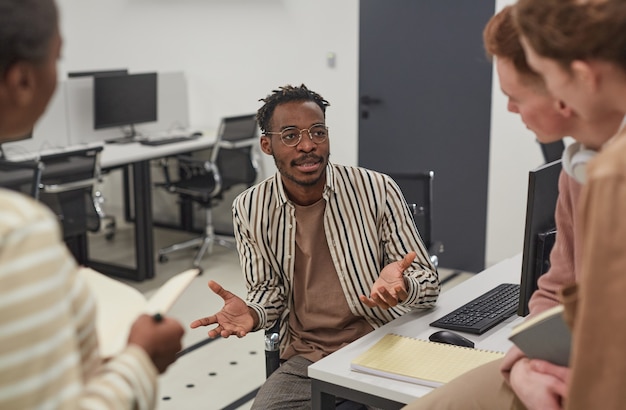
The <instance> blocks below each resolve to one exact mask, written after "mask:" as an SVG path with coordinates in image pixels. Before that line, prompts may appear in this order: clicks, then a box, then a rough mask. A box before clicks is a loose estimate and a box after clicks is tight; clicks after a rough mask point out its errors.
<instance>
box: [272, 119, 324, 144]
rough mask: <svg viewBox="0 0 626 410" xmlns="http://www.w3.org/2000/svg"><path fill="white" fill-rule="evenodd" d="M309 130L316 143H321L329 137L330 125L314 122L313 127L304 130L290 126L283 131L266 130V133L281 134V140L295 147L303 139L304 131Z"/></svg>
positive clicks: (312, 139)
mask: <svg viewBox="0 0 626 410" xmlns="http://www.w3.org/2000/svg"><path fill="white" fill-rule="evenodd" d="M303 131H307V132H308V133H309V138H310V139H311V141H313V142H314V143H316V144H321V143H322V142H324V141H326V139H328V127H327V126H325V125H324V124H313V125H312V126H311V128H305V129H302V130H299V129H297V128H296V127H288V128H285V129H284V130H282V131H281V132H266V133H265V135H280V140H281V141H282V142H283V144H285V145H286V146H288V147H295V146H296V145H298V144H299V143H300V141H301V140H302V132H303Z"/></svg>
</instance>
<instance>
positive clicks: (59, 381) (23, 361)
mask: <svg viewBox="0 0 626 410" xmlns="http://www.w3.org/2000/svg"><path fill="white" fill-rule="evenodd" d="M60 49H61V37H60V34H59V29H58V17H57V9H56V6H55V4H54V1H53V0H0V142H2V141H7V140H14V139H16V138H19V137H20V136H22V135H26V134H28V133H29V132H30V130H32V128H33V125H34V123H35V122H36V121H37V119H38V118H39V117H40V116H41V114H42V113H43V111H44V110H45V108H46V105H47V104H48V102H49V100H50V97H51V96H52V94H53V92H54V90H55V87H56V79H57V73H56V63H57V59H58V58H59V53H60ZM95 309H96V306H95V299H94V297H93V296H92V294H91V293H90V292H89V289H88V288H87V285H86V283H85V282H84V280H82V279H81V276H80V275H78V266H77V265H76V263H75V261H74V259H73V258H72V257H71V255H70V253H69V252H68V250H67V248H66V247H65V244H64V243H63V242H62V240H61V234H60V229H59V226H58V223H57V221H56V218H55V217H54V215H53V214H52V212H51V211H50V210H48V209H47V208H45V207H43V206H42V205H40V204H38V203H37V202H35V201H34V200H33V199H31V198H28V197H26V196H23V195H21V194H19V193H16V192H9V191H6V190H2V189H0V409H7V410H8V409H20V410H21V409H78V408H80V409H116V410H118V409H150V408H153V407H154V406H155V403H156V388H157V375H158V373H161V372H164V371H165V369H166V368H167V367H168V366H169V365H170V364H171V363H172V362H173V361H174V360H175V355H176V352H177V351H179V350H180V347H181V343H180V340H181V337H182V335H183V332H184V331H183V329H182V326H181V325H180V324H179V323H178V322H177V321H175V320H173V319H168V318H164V319H163V320H162V321H160V322H159V323H157V322H155V321H154V320H153V319H152V317H150V316H147V315H143V316H141V317H140V318H139V319H138V320H137V321H136V322H135V323H134V325H133V327H132V329H131V332H130V336H129V339H128V346H127V347H126V349H125V350H124V351H123V352H122V353H120V354H119V355H117V356H115V357H113V358H111V359H110V360H108V361H106V362H104V361H103V359H102V358H101V357H100V355H99V352H98V339H97V336H96V328H95V319H96V312H95Z"/></svg>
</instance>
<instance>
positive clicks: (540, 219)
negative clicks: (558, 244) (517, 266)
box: [517, 159, 561, 316]
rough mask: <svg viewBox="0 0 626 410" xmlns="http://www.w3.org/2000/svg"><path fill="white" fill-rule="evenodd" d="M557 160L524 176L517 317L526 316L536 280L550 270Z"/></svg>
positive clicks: (554, 227)
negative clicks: (523, 223) (522, 230)
mask: <svg viewBox="0 0 626 410" xmlns="http://www.w3.org/2000/svg"><path fill="white" fill-rule="evenodd" d="M560 173H561V160H560V159H559V160H556V161H553V162H550V163H548V164H544V165H542V166H540V167H539V168H536V169H534V170H532V171H530V172H529V174H528V199H527V203H526V228H525V230H524V251H523V254H522V276H521V280H520V296H519V307H518V310H517V314H518V315H520V316H526V315H527V314H528V301H529V300H530V297H531V295H532V294H533V292H534V291H535V290H536V289H537V280H538V279H539V277H540V276H541V275H543V274H544V273H545V272H546V271H547V270H548V269H549V268H550V251H551V250H552V246H553V245H554V240H555V238H556V222H555V220H554V212H555V210H556V201H557V197H558V195H559V174H560Z"/></svg>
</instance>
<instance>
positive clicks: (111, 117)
mask: <svg viewBox="0 0 626 410" xmlns="http://www.w3.org/2000/svg"><path fill="white" fill-rule="evenodd" d="M93 98H94V128H95V129H101V128H111V127H119V126H124V125H130V126H131V131H130V135H128V136H129V137H134V136H135V130H134V125H135V124H140V123H144V122H154V121H156V120H157V73H143V74H128V75H114V76H97V77H94V79H93Z"/></svg>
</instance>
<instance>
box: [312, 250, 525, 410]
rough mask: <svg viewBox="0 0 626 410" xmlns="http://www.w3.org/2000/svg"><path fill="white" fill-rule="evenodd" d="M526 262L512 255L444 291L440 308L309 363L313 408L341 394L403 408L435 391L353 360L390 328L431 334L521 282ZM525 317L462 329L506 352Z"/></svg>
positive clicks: (425, 335) (412, 315)
mask: <svg viewBox="0 0 626 410" xmlns="http://www.w3.org/2000/svg"><path fill="white" fill-rule="evenodd" d="M521 265H522V256H521V254H519V255H517V256H515V257H513V258H510V259H506V260H504V261H502V262H500V263H498V264H496V265H494V266H492V267H491V268H488V269H486V270H484V271H483V272H480V273H478V274H476V275H475V276H474V277H472V278H470V279H468V280H466V281H464V282H462V283H461V284H459V285H457V286H455V287H453V288H452V289H450V290H448V291H446V292H444V293H442V294H441V295H440V297H439V301H438V303H437V307H436V308H434V309H432V310H428V311H425V312H411V313H408V314H405V315H404V316H402V317H400V318H398V319H396V320H394V321H392V322H390V323H388V324H386V325H385V326H382V327H380V328H378V329H376V330H374V331H373V332H371V333H369V334H367V335H365V336H363V337H362V338H360V339H358V340H356V341H354V342H352V343H350V344H349V345H348V346H346V347H344V348H342V349H340V350H338V351H337V352H335V353H333V354H331V355H329V356H327V357H325V358H324V359H322V360H320V361H318V362H316V363H314V364H312V365H311V366H309V370H308V373H309V377H311V379H312V397H311V404H312V408H313V410H319V409H331V408H332V409H334V408H335V396H337V397H342V398H346V399H350V400H355V401H358V402H362V403H365V404H369V405H373V406H376V407H383V408H385V409H392V408H400V407H402V406H403V405H404V404H406V403H409V402H411V401H413V400H415V399H416V398H418V397H421V396H423V395H424V394H426V393H428V392H429V391H431V390H432V389H431V388H430V387H425V386H420V385H418V384H413V383H407V382H401V381H396V380H391V379H387V378H384V377H378V376H373V375H367V374H363V373H358V372H354V371H351V370H350V362H351V361H352V360H353V359H354V358H355V357H357V356H358V355H360V354H361V353H362V352H364V351H365V350H367V349H368V348H370V347H371V346H372V345H373V344H374V343H376V342H377V341H378V340H380V338H382V337H383V336H384V335H386V334H387V333H396V334H399V335H403V336H410V337H414V338H420V339H428V336H430V334H432V333H434V332H435V331H437V330H441V329H437V328H434V327H430V326H429V325H428V324H429V323H431V322H432V321H434V320H436V319H438V318H440V317H442V316H444V315H445V314H446V313H449V312H451V311H452V310H454V309H456V308H458V307H459V306H461V305H463V304H465V303H467V302H469V301H470V300H472V299H474V298H475V297H476V296H478V295H480V294H482V293H484V292H486V291H488V290H489V289H491V288H493V287H495V286H497V285H498V284H500V283H519V280H520V272H521ZM522 320H523V319H522V318H520V317H518V316H516V315H514V316H513V317H511V318H510V319H508V320H506V321H504V322H503V323H501V324H499V325H498V326H496V327H494V328H493V329H491V330H489V331H488V332H486V333H484V334H482V335H472V334H469V333H461V334H463V335H464V336H465V337H467V338H468V339H470V340H472V341H473V342H474V343H475V344H476V347H477V348H482V349H489V350H496V351H502V352H505V351H506V350H508V348H509V347H510V346H511V342H510V341H508V339H507V337H508V335H509V333H510V331H511V328H512V327H513V325H515V324H517V323H519V322H520V321H522ZM459 333H460V332H459ZM407 360H419V358H414V359H411V358H407Z"/></svg>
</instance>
